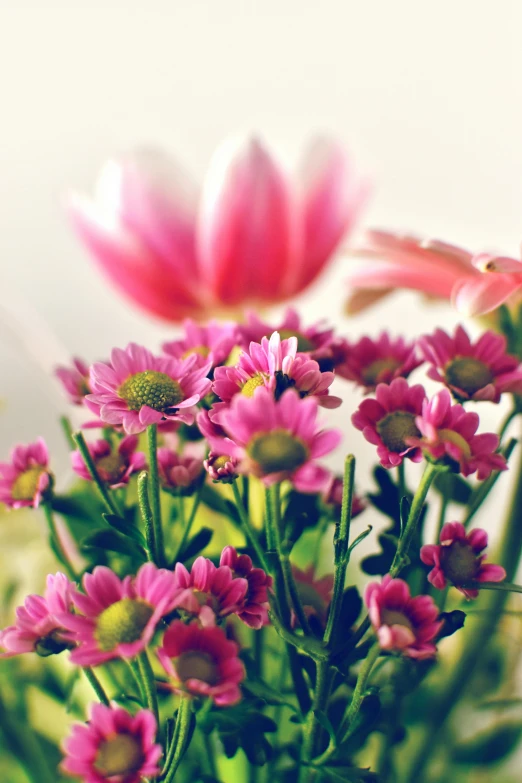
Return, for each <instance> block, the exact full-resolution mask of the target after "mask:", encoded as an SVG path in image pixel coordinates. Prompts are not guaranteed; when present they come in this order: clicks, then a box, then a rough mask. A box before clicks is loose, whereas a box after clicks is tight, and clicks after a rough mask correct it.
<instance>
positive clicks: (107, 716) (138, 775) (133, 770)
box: [61, 704, 162, 783]
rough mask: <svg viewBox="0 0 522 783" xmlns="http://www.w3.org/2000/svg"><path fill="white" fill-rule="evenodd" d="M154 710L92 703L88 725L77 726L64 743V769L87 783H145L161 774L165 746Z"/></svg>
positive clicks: (74, 726) (74, 725)
mask: <svg viewBox="0 0 522 783" xmlns="http://www.w3.org/2000/svg"><path fill="white" fill-rule="evenodd" d="M157 728H158V727H157V724H156V718H155V717H154V715H153V713H152V712H150V710H138V712H137V713H136V715H131V714H130V712H127V710H124V709H122V708H121V707H116V706H111V707H106V706H105V705H104V704H91V706H90V717H89V722H88V723H73V725H72V729H71V733H70V735H69V737H67V739H66V740H65V741H64V743H63V751H64V754H65V758H64V760H63V761H62V763H61V768H62V770H63V771H64V772H65V773H67V774H69V775H74V777H80V778H81V779H82V781H84V783H141V781H142V780H144V779H145V778H148V779H150V778H153V777H155V776H156V775H158V774H159V772H160V768H159V766H158V761H159V759H160V757H161V754H162V748H161V745H158V744H157V743H155V739H156V732H157Z"/></svg>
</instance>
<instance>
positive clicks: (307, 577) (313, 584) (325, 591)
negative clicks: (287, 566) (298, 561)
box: [292, 565, 334, 625]
mask: <svg viewBox="0 0 522 783" xmlns="http://www.w3.org/2000/svg"><path fill="white" fill-rule="evenodd" d="M292 574H293V576H294V581H295V585H296V587H297V592H298V593H299V597H300V599H301V603H302V604H303V609H304V611H305V614H306V615H307V616H308V617H309V616H310V615H315V616H316V617H317V619H318V620H319V622H320V623H321V624H322V625H325V623H326V620H327V617H328V608H329V606H330V601H331V599H332V591H333V585H334V578H333V574H326V575H325V576H323V577H321V579H316V578H315V566H313V565H311V566H309V567H308V568H307V569H306V571H301V570H300V569H299V568H297V566H292ZM294 623H295V618H294Z"/></svg>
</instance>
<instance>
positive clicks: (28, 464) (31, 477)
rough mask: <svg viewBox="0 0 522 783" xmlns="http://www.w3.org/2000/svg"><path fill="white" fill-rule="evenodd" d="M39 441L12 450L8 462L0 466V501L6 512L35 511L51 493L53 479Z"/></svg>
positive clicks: (39, 439)
mask: <svg viewBox="0 0 522 783" xmlns="http://www.w3.org/2000/svg"><path fill="white" fill-rule="evenodd" d="M48 468H49V451H48V449H47V446H46V443H45V441H44V439H43V438H38V440H37V441H36V442H35V443H29V445H28V446H23V445H21V444H20V445H18V446H15V447H14V449H13V450H12V451H11V454H10V461H9V462H0V501H1V502H2V503H5V505H6V506H8V507H9V508H23V507H24V506H32V507H33V508H38V506H39V505H40V503H41V502H42V499H43V498H44V497H45V495H46V494H48V493H49V492H50V491H51V488H52V483H53V476H52V473H51V472H50V470H49V469H48Z"/></svg>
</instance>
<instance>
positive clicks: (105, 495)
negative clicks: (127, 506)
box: [73, 432, 121, 517]
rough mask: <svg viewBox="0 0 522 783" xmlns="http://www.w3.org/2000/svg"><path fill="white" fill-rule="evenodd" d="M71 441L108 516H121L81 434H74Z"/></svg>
mask: <svg viewBox="0 0 522 783" xmlns="http://www.w3.org/2000/svg"><path fill="white" fill-rule="evenodd" d="M73 439H74V442H75V443H76V445H77V446H78V450H79V452H80V454H81V455H82V459H83V461H84V462H85V466H86V468H87V470H88V471H89V475H90V477H91V478H92V480H93V481H94V483H95V484H96V487H97V489H98V492H99V493H100V496H101V498H102V500H103V502H104V503H105V506H106V508H107V511H108V512H109V514H115V515H116V516H117V517H119V516H121V515H120V512H119V509H118V507H117V506H116V503H115V502H114V499H113V498H112V497H111V494H110V492H109V490H108V489H107V485H106V484H105V482H104V481H102V480H101V478H100V475H99V473H98V471H97V469H96V465H95V464H94V460H93V458H92V456H91V452H90V451H89V448H88V446H87V442H86V440H85V438H84V437H83V432H74V433H73Z"/></svg>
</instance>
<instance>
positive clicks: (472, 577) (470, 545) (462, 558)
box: [420, 522, 506, 598]
mask: <svg viewBox="0 0 522 783" xmlns="http://www.w3.org/2000/svg"><path fill="white" fill-rule="evenodd" d="M487 545H488V534H487V533H486V531H485V530H482V529H481V528H475V530H471V531H470V532H469V533H466V528H465V527H464V525H461V523H460V522H448V523H447V524H445V525H444V527H443V528H442V530H441V532H440V544H439V545H436V544H426V545H425V546H423V547H421V551H420V558H421V560H422V562H423V563H425V564H426V565H430V566H433V568H432V569H431V571H430V572H429V574H428V579H429V581H430V582H431V584H432V585H433V586H434V587H436V588H437V589H438V590H443V589H444V588H445V587H446V584H447V583H448V582H450V583H451V584H452V585H454V586H455V587H456V588H458V589H459V590H460V592H461V593H464V595H465V596H466V598H476V597H477V596H478V594H479V591H478V589H473V588H466V587H462V585H465V584H466V582H502V580H503V579H505V578H506V572H505V570H504V569H503V568H502V566H499V565H493V563H484V560H485V559H486V555H485V554H483V552H484V550H485V549H486V547H487Z"/></svg>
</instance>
